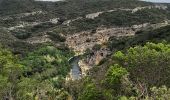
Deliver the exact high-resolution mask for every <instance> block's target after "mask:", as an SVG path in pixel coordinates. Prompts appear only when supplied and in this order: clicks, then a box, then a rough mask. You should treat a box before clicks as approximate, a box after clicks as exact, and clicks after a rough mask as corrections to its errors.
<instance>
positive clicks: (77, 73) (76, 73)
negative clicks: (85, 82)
mask: <svg viewBox="0 0 170 100" xmlns="http://www.w3.org/2000/svg"><path fill="white" fill-rule="evenodd" d="M79 60H80V57H79V56H74V57H73V58H71V59H70V60H69V62H70V65H71V67H72V68H71V71H70V76H71V79H72V80H79V79H81V77H82V74H81V69H80V66H79V64H78V62H79Z"/></svg>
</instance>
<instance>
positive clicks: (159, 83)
mask: <svg viewBox="0 0 170 100" xmlns="http://www.w3.org/2000/svg"><path fill="white" fill-rule="evenodd" d="M169 72H170V45H169V44H166V43H158V44H155V43H146V44H145V45H144V46H135V47H131V48H129V49H127V50H126V51H124V52H122V51H118V52H116V53H115V54H114V55H113V57H112V60H111V65H110V66H109V68H108V69H107V72H106V73H104V75H105V76H104V77H103V78H102V79H100V80H96V79H95V78H93V77H90V80H91V81H86V79H85V80H84V82H85V85H82V86H81V89H82V90H83V91H82V92H80V93H79V96H78V97H79V98H82V97H84V99H80V100H92V99H89V98H86V97H90V96H91V95H92V94H93V96H95V97H96V98H97V99H102V100H168V99H169V98H170V95H169V94H170V92H169V84H170V83H169V82H170V77H169V74H170V73H169ZM87 84H88V85H87ZM88 86H91V88H87V87H88ZM86 91H89V92H86ZM96 91H97V92H96ZM89 93H90V94H89Z"/></svg>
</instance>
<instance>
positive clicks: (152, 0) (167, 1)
mask: <svg viewBox="0 0 170 100" xmlns="http://www.w3.org/2000/svg"><path fill="white" fill-rule="evenodd" d="M37 1H62V0H37ZM142 1H151V2H164V3H165V2H166V3H170V0H142Z"/></svg>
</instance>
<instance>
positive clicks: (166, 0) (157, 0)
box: [143, 0, 170, 3]
mask: <svg viewBox="0 0 170 100" xmlns="http://www.w3.org/2000/svg"><path fill="white" fill-rule="evenodd" d="M143 1H151V2H166V3H170V0H143Z"/></svg>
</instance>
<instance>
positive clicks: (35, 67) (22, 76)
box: [0, 46, 72, 100]
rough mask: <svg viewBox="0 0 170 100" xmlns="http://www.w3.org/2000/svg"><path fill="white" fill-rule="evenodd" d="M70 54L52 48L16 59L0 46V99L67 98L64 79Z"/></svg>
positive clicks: (44, 48) (43, 99)
mask: <svg viewBox="0 0 170 100" xmlns="http://www.w3.org/2000/svg"><path fill="white" fill-rule="evenodd" d="M71 55H72V53H70V52H69V51H60V50H58V49H56V48H54V47H52V46H47V47H43V48H40V49H38V50H37V51H35V52H32V53H29V54H28V55H27V56H26V57H25V58H23V59H18V57H16V56H14V55H13V54H12V53H11V52H10V51H9V50H7V49H5V48H3V47H0V65H1V67H0V98H1V99H2V100H4V99H5V100H6V99H9V100H13V99H15V100H35V99H42V100H47V99H51V100H54V99H57V100H60V99H61V100H63V99H66V98H67V97H68V96H69V94H68V93H67V92H66V91H65V90H64V89H63V85H62V84H63V82H64V81H63V80H64V78H65V77H66V75H67V72H68V71H69V69H70V66H69V64H68V58H69V57H70V56H71Z"/></svg>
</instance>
